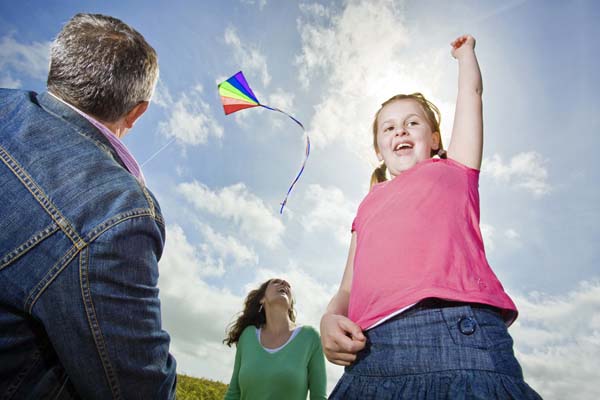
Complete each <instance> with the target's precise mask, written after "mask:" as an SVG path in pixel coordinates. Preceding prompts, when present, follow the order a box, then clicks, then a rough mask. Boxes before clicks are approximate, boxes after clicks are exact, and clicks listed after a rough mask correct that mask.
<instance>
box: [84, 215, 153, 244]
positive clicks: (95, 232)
mask: <svg viewBox="0 0 600 400" xmlns="http://www.w3.org/2000/svg"><path fill="white" fill-rule="evenodd" d="M137 217H152V213H151V211H150V210H148V209H147V208H134V209H133V210H129V211H126V212H124V213H121V214H117V215H115V216H113V217H111V218H109V219H107V220H105V221H104V222H101V223H100V224H99V225H96V227H95V228H94V229H92V230H91V231H90V232H89V233H88V234H87V235H86V236H85V242H86V243H91V242H92V241H94V240H95V239H96V238H97V237H98V236H100V235H101V234H102V233H104V232H105V231H106V230H108V229H110V228H112V227H113V226H115V225H117V224H119V223H120V222H123V221H126V220H128V219H132V218H137Z"/></svg>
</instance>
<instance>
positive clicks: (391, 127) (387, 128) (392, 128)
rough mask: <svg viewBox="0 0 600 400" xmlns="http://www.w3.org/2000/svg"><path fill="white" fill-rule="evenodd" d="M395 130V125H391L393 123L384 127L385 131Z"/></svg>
mask: <svg viewBox="0 0 600 400" xmlns="http://www.w3.org/2000/svg"><path fill="white" fill-rule="evenodd" d="M393 130H394V127H393V126H391V125H390V126H388V127H386V128H384V129H383V131H384V132H390V131H393Z"/></svg>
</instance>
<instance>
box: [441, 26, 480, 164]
mask: <svg viewBox="0 0 600 400" xmlns="http://www.w3.org/2000/svg"><path fill="white" fill-rule="evenodd" d="M451 45H452V56H453V57H454V58H456V59H457V60H458V96H457V98H456V111H455V114H454V126H453V127H452V138H451V139H450V146H449V147H448V157H450V158H452V159H453V160H455V161H458V162H460V163H461V164H463V165H466V166H467V167H471V168H475V169H480V168H481V156H482V151H483V111H482V102H481V93H482V92H483V83H482V81H481V71H479V64H478V63H477V57H476V56H475V38H473V36H470V35H463V36H460V37H459V38H457V39H456V40H455V41H454V42H452V43H451Z"/></svg>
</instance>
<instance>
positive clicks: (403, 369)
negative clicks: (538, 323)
mask: <svg viewBox="0 0 600 400" xmlns="http://www.w3.org/2000/svg"><path fill="white" fill-rule="evenodd" d="M365 336H366V337H367V343H366V346H365V348H364V349H363V350H361V351H360V352H359V353H358V356H357V360H356V361H355V362H354V363H353V364H352V365H351V366H349V367H346V368H345V372H344V375H343V376H342V378H341V379H340V380H339V382H338V383H337V385H336V387H335V388H334V390H333V392H331V395H330V397H329V398H330V399H346V400H352V399H361V400H364V399H378V400H379V399H382V400H383V399H486V400H487V399H541V397H540V396H539V395H538V394H537V393H536V392H535V391H534V390H533V389H532V388H530V387H529V386H528V385H527V384H526V383H525V381H524V380H523V372H522V370H521V366H520V365H519V363H518V361H517V359H516V358H515V356H514V353H513V341H512V338H511V337H510V335H509V334H508V330H507V328H506V325H505V323H504V321H503V319H502V317H501V315H500V313H499V312H498V311H497V310H496V309H494V308H493V307H489V306H485V305H478V304H465V303H455V302H446V301H441V300H436V299H430V300H426V301H424V302H421V303H419V304H417V305H416V306H415V307H413V308H411V309H409V310H408V311H406V312H404V313H402V314H400V315H398V316H396V317H394V318H392V319H390V320H389V321H386V322H384V323H383V324H381V325H379V326H377V327H375V328H373V329H370V330H368V331H366V332H365Z"/></svg>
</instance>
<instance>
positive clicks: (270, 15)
mask: <svg viewBox="0 0 600 400" xmlns="http://www.w3.org/2000/svg"><path fill="white" fill-rule="evenodd" d="M76 12H98V13H103V14H108V15H112V16H115V17H118V18H120V19H122V20H123V21H125V22H127V23H128V24H130V25H132V26H133V27H134V28H136V29H137V30H138V31H140V32H141V33H142V34H143V35H144V36H145V37H146V39H147V40H148V42H149V43H150V44H151V45H152V46H153V47H154V48H155V49H156V51H157V52H158V55H159V62H160V82H159V85H158V88H157V91H156V93H155V97H154V102H153V104H152V105H151V107H150V108H149V110H148V112H147V113H146V115H144V117H143V118H142V119H141V120H140V121H139V123H138V124H137V125H136V126H135V128H134V130H133V131H132V132H131V133H130V134H129V135H128V136H127V137H126V138H125V143H126V144H127V145H128V146H129V147H130V149H131V151H132V152H133V154H134V155H135V156H136V158H137V159H138V161H139V162H140V163H141V164H143V170H144V173H145V175H146V178H147V181H148V185H149V187H150V189H151V190H152V191H153V192H154V193H155V194H156V195H157V197H158V198H159V201H160V203H161V206H162V209H163V212H164V214H165V217H166V220H167V235H168V236H167V246H166V249H165V254H164V257H163V259H162V260H161V264H160V267H161V278H160V288H161V300H162V304H163V321H164V325H165V328H166V329H167V330H168V331H169V332H170V333H171V336H172V352H173V353H174V354H175V356H176V358H177V360H178V363H179V371H180V372H182V373H187V374H191V375H196V376H204V377H207V378H211V379H218V380H222V381H225V382H228V380H229V374H230V372H231V367H232V364H233V356H234V351H233V350H231V349H228V348H227V347H225V346H224V345H222V344H221V343H220V340H221V339H222V338H223V336H224V331H225V327H226V325H227V323H228V322H229V321H230V320H231V319H232V317H233V315H234V314H235V313H236V312H237V311H239V310H240V309H241V307H242V300H243V297H244V296H245V294H246V293H247V291H248V290H249V289H250V288H253V287H255V286H257V285H258V283H260V282H262V281H263V280H265V279H267V278H270V277H274V276H283V277H286V278H288V279H289V280H290V282H291V284H292V286H293V288H294V289H295V292H296V300H297V304H298V311H299V320H300V322H301V323H305V324H311V325H314V326H318V321H319V317H320V314H321V312H322V311H323V309H324V308H325V306H326V304H327V302H328V300H329V298H330V297H331V295H332V294H333V292H334V291H335V290H336V288H337V285H338V283H339V279H340V277H341V274H342V270H343V266H344V263H345V258H346V252H347V245H348V242H349V238H350V234H349V227H350V224H351V222H352V218H353V216H354V213H355V211H356V207H357V206H358V203H359V202H360V200H361V199H362V197H363V196H364V195H365V193H366V191H367V190H368V180H369V176H370V172H371V170H372V168H373V166H374V165H375V158H374V155H373V154H372V153H373V152H372V150H371V149H370V147H369V142H370V133H369V125H370V124H371V118H372V115H373V114H374V112H375V111H376V109H377V107H378V104H380V103H381V102H382V101H383V100H385V99H387V98H388V97H390V96H391V95H393V94H396V93H402V92H413V91H421V92H423V93H424V94H425V95H426V96H428V97H430V98H431V99H432V100H433V101H434V102H435V103H436V104H437V105H438V106H439V107H440V109H441V110H442V113H443V117H442V118H443V120H442V135H443V137H444V139H445V143H446V144H447V143H448V138H449V134H450V132H449V131H450V129H451V126H452V123H451V122H452V119H453V112H454V106H453V104H454V98H455V96H456V86H457V66H456V62H455V61H454V60H453V59H452V58H451V56H450V47H449V43H450V42H451V41H452V40H453V39H454V38H455V37H456V36H458V35H459V34H461V33H470V34H472V35H473V36H475V38H476V39H477V46H476V52H477V55H478V58H479V61H480V65H481V70H482V74H483V81H484V124H485V148H484V165H483V168H482V175H481V180H480V193H481V210H482V215H481V222H482V230H483V233H484V237H485V242H486V251H487V256H488V260H489V262H490V264H491V266H492V268H493V269H494V271H495V272H496V274H497V275H498V276H499V278H500V279H501V281H502V282H503V284H504V286H505V288H506V290H507V291H508V292H509V294H510V295H511V296H512V297H513V299H514V300H515V302H516V303H517V306H518V307H519V308H520V311H521V316H520V318H519V320H518V321H517V323H515V325H513V327H512V328H511V332H512V334H513V336H514V338H515V343H516V344H515V349H516V353H517V356H518V358H519V360H520V361H521V363H522V364H523V369H524V373H525V377H526V379H527V380H528V382H530V383H531V384H532V386H534V387H535V388H536V389H538V390H539V392H540V393H541V394H542V395H543V396H544V397H545V398H550V399H552V398H556V399H559V398H565V397H569V398H575V397H573V393H578V394H579V395H580V397H578V398H582V399H583V398H589V399H592V398H598V396H600V392H599V390H600V389H598V388H594V387H592V386H593V385H591V384H590V383H589V382H592V381H593V378H594V377H595V376H596V374H597V370H598V368H599V367H600V363H599V362H598V361H597V360H599V359H600V314H599V313H598V309H600V308H599V306H600V280H599V279H600V272H599V267H598V265H599V264H600V259H599V258H600V257H599V256H600V251H599V250H598V239H599V237H600V235H599V233H600V232H599V231H600V212H599V208H598V204H600V189H599V187H598V182H599V179H598V178H599V170H600V169H599V162H598V157H597V151H598V150H597V149H598V148H599V145H600V141H599V140H598V134H599V131H600V117H599V114H598V111H597V110H598V109H599V108H600V95H599V94H598V88H599V87H600V82H599V78H598V74H597V71H598V70H600V56H599V54H600V51H599V50H600V48H599V45H598V44H597V38H598V37H600V28H599V27H598V26H597V24H596V21H598V19H599V17H600V5H599V4H598V3H597V2H594V1H571V2H569V1H565V2H558V1H552V2H549V1H512V2H511V1H508V2H494V1H455V2H445V1H387V0H373V1H359V0H353V1H323V2H311V1H307V2H294V1H286V2H281V1H279V2H276V1H272V0H255V1H251V0H229V1H212V2H209V1H206V2H193V1H175V0H173V1H170V2H151V1H144V2H142V1H137V2H134V1H130V2H117V1H112V2H111V1H106V2H92V1H69V2H67V1H60V2H58V1H44V2H35V1H34V2H31V1H19V2H2V3H0V86H3V87H14V88H21V89H29V90H35V91H38V92H39V91H43V90H44V88H45V75H46V73H47V62H48V55H47V51H48V45H49V42H50V41H51V40H52V39H53V37H54V36H55V35H56V33H57V32H58V31H59V30H60V27H61V25H62V24H63V23H64V22H66V21H67V20H68V19H69V18H70V17H71V16H72V15H73V14H75V13H76ZM240 69H241V70H243V71H244V73H245V75H246V77H247V78H248V80H249V82H250V85H251V86H252V88H253V89H254V91H255V93H256V94H257V96H258V98H259V99H260V100H261V101H262V102H263V103H265V104H269V105H272V106H276V107H280V108H282V109H284V110H287V111H290V112H291V113H293V114H294V115H295V116H296V117H297V118H298V119H300V120H301V121H302V122H303V123H304V124H305V126H306V127H307V129H308V131H309V133H310V135H311V139H312V141H313V149H312V153H311V156H310V159H309V160H308V164H307V168H306V171H305V173H304V175H303V176H302V178H301V180H300V181H299V183H298V184H297V186H296V189H295V191H294V192H293V193H292V196H291V197H290V199H289V202H288V207H287V208H286V210H285V211H284V213H283V215H282V216H280V215H279V214H278V209H279V202H280V201H281V200H282V198H283V196H284V194H285V192H286V190H287V187H288V185H289V183H290V181H291V179H292V178H293V177H294V176H295V174H296V172H297V170H298V167H299V165H300V162H301V160H302V154H303V149H304V147H303V146H304V143H303V137H302V132H301V131H300V130H299V129H298V127H297V126H296V125H295V124H294V123H293V122H291V121H290V120H289V119H287V118H286V117H284V116H281V115H279V114H277V113H273V112H269V111H266V110H259V109H251V110H245V111H242V112H239V113H236V114H233V115H230V116H227V117H226V116H224V115H223V112H222V109H221V105H220V101H219V97H218V93H217V90H216V84H217V83H218V82H219V81H221V80H223V79H225V78H227V77H228V76H230V75H232V74H234V73H235V72H237V71H238V70H240ZM167 144H168V145H167ZM165 145H167V146H166V147H165V148H164V149H163V150H161V151H160V152H159V153H158V154H156V153H157V151H159V150H160V149H161V148H163V147H164V146H165ZM432 217H433V216H432ZM328 374H329V385H330V387H331V386H332V385H333V384H334V383H335V381H336V380H337V378H338V377H339V375H340V374H341V369H340V368H337V367H334V366H332V365H331V364H330V365H329V366H328Z"/></svg>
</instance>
